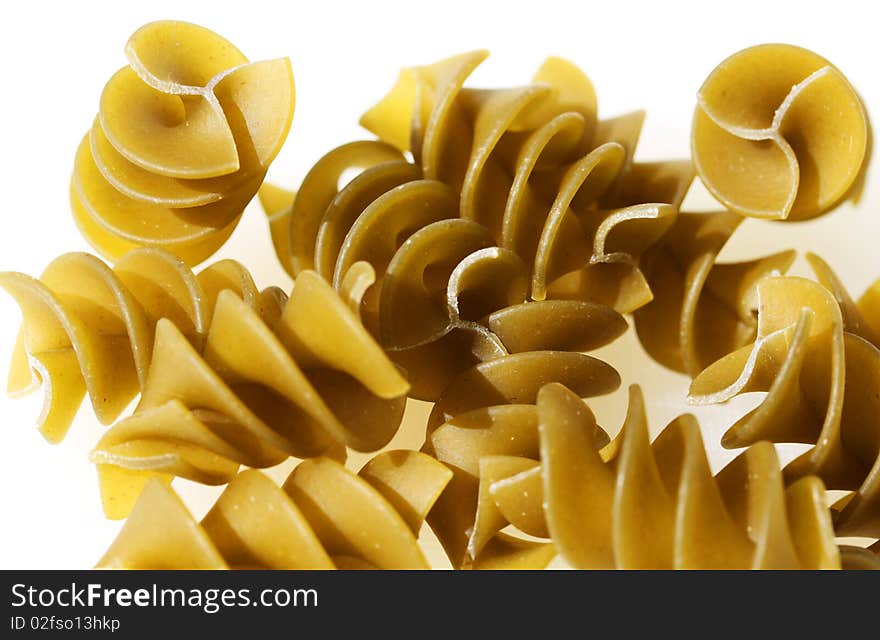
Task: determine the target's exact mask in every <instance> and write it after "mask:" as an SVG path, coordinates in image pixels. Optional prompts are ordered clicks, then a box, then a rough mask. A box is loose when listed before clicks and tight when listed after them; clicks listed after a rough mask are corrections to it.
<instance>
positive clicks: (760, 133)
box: [691, 44, 869, 220]
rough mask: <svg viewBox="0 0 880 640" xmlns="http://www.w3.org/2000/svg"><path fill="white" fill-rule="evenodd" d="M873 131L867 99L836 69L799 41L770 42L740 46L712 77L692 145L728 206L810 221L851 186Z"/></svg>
mask: <svg viewBox="0 0 880 640" xmlns="http://www.w3.org/2000/svg"><path fill="white" fill-rule="evenodd" d="M829 114H833V117H831V116H830V115H829ZM868 138H869V131H868V119H867V115H866V114H865V109H864V107H863V105H862V102H861V100H860V99H859V96H858V94H857V93H856V91H855V89H853V87H852V86H851V85H850V83H849V82H848V81H847V79H846V78H845V77H844V75H843V74H842V73H841V72H840V71H839V70H838V69H837V68H836V67H834V66H833V65H832V64H831V63H830V62H828V61H827V60H825V59H824V58H822V57H820V56H818V55H816V54H815V53H813V52H812V51H808V50H806V49H802V48H800V47H795V46H792V45H787V44H765V45H759V46H756V47H751V48H749V49H744V50H742V51H740V52H738V53H735V54H734V55H732V56H731V57H729V58H727V59H726V60H725V61H724V62H722V63H721V64H719V65H718V66H717V67H716V68H715V70H714V71H712V73H711V74H710V75H709V77H708V78H707V79H706V81H705V83H704V84H703V86H702V87H701V88H700V91H699V93H698V95H697V108H696V112H695V114H694V122H693V130H692V134H691V151H692V156H693V159H694V163H695V165H696V169H697V172H698V173H699V174H700V177H701V178H702V180H703V182H704V183H705V184H706V186H707V187H708V188H709V190H710V191H711V192H712V193H713V195H714V196H715V197H716V198H718V200H720V201H721V202H722V203H723V204H724V205H725V206H726V207H727V208H729V209H731V210H732V211H735V212H737V213H740V214H742V215H745V216H751V217H755V218H769V219H773V220H805V219H808V218H814V217H816V216H819V215H822V214H823V213H825V212H827V211H828V210H829V209H831V208H833V207H834V206H835V205H836V204H838V203H839V202H840V201H841V200H842V199H844V198H845V197H846V196H847V195H848V194H849V193H850V192H851V190H852V188H853V186H854V185H855V184H856V182H857V180H858V179H859V176H860V174H861V172H862V168H863V161H864V159H865V152H866V149H867V147H868Z"/></svg>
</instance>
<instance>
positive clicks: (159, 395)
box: [92, 271, 409, 518]
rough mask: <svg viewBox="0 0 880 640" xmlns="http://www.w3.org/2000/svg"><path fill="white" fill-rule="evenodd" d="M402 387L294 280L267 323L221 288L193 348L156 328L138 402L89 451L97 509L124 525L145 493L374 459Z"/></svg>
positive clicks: (340, 315) (341, 304)
mask: <svg viewBox="0 0 880 640" xmlns="http://www.w3.org/2000/svg"><path fill="white" fill-rule="evenodd" d="M408 389H409V385H408V383H407V382H406V380H405V379H404V377H403V376H402V375H401V374H400V373H399V371H398V370H397V368H396V367H395V366H394V365H393V363H392V362H391V361H390V360H389V359H388V358H387V357H386V356H385V354H384V353H383V352H382V350H381V349H380V347H379V346H378V345H377V344H376V342H375V341H374V340H373V338H372V337H371V336H370V335H369V334H368V333H367V332H366V331H365V329H364V327H363V325H362V324H361V323H360V320H359V319H358V317H357V316H356V314H355V313H353V312H352V310H351V309H350V308H349V306H348V305H347V304H346V303H345V301H344V300H343V299H342V298H340V297H339V296H338V295H337V294H336V292H335V291H334V290H333V289H332V288H331V287H330V285H329V284H327V283H326V282H325V281H324V280H323V279H321V277H320V276H318V275H317V274H316V273H314V272H313V271H303V272H302V273H300V274H299V276H298V277H297V279H296V283H295V285H294V288H293V292H292V293H291V295H290V298H289V299H288V300H287V301H286V302H285V303H284V304H283V306H282V308H281V310H280V313H279V314H278V315H277V317H275V318H274V322H273V323H271V324H269V323H267V322H266V321H265V320H263V319H262V318H260V316H259V314H257V313H255V312H254V311H253V310H252V309H251V308H250V307H249V306H248V305H247V304H245V303H244V302H243V301H242V300H241V299H240V298H239V297H238V296H236V295H234V294H233V293H232V292H230V291H221V292H220V294H219V296H218V297H217V303H216V305H215V308H214V312H213V316H212V319H211V323H210V326H209V327H208V331H207V334H206V336H205V340H204V345H203V347H202V348H201V349H196V348H195V347H193V345H192V344H191V343H190V342H189V341H188V340H187V339H186V337H185V336H184V335H183V333H182V332H181V331H180V329H178V328H177V327H176V326H175V325H174V324H173V323H172V322H170V321H168V320H166V319H162V320H160V321H159V323H158V324H157V327H156V341H155V347H154V349H153V355H152V359H151V361H150V366H149V370H148V372H147V375H146V378H145V380H144V386H143V391H142V393H141V398H140V401H139V403H138V405H137V407H136V408H135V411H134V413H133V415H131V416H130V417H128V418H125V419H123V420H121V421H120V422H117V423H116V424H115V425H113V426H112V427H111V428H110V429H109V430H108V431H107V432H106V434H105V435H104V436H103V437H102V438H101V440H100V441H99V442H98V444H97V446H96V447H95V449H94V451H93V452H92V460H93V461H94V462H95V463H96V464H97V465H98V472H99V478H100V484H101V491H102V497H103V502H104V509H105V512H106V513H107V515H108V516H109V517H115V518H119V517H124V516H125V515H127V513H128V512H129V510H130V509H131V506H132V505H133V503H134V501H135V499H136V498H137V495H138V493H139V492H140V490H141V488H142V487H143V486H144V484H145V483H146V482H147V481H148V480H149V479H150V478H154V477H159V478H162V479H163V480H165V481H170V480H171V478H173V477H175V476H180V477H184V478H188V479H191V480H195V481H198V482H202V483H206V484H225V483H227V482H229V480H230V479H231V478H232V477H233V476H234V475H235V473H236V472H237V471H238V469H239V466H240V465H246V466H249V467H256V468H266V467H271V466H274V465H277V464H279V463H280V462H282V461H284V460H286V459H287V458H288V457H290V456H296V457H300V458H305V457H313V456H317V455H328V456H331V457H334V458H336V459H341V460H344V459H345V455H346V447H351V448H353V449H355V450H358V451H376V450H378V449H381V448H382V447H384V446H385V445H386V444H388V442H389V441H390V440H391V438H392V437H393V436H394V434H395V433H396V432H397V429H398V427H399V425H400V422H401V419H402V417H403V410H404V405H405V402H406V394H407V391H408Z"/></svg>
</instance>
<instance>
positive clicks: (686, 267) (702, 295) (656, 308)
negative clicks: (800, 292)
mask: <svg viewBox="0 0 880 640" xmlns="http://www.w3.org/2000/svg"><path fill="white" fill-rule="evenodd" d="M742 221H743V218H742V216H740V215H739V214H736V213H733V212H729V211H725V212H721V213H680V214H679V216H678V219H677V220H676V222H675V224H674V225H673V227H672V229H671V230H670V231H669V233H667V234H666V235H665V236H664V237H663V239H662V240H661V241H660V242H659V243H658V244H657V245H656V246H654V247H652V248H651V249H650V250H649V251H648V252H647V253H646V254H645V255H644V256H643V258H642V262H641V265H642V270H643V271H644V273H645V275H646V277H647V281H648V284H649V285H650V287H651V290H652V291H653V292H654V294H655V295H654V299H653V300H652V301H651V302H650V303H648V304H647V305H645V306H644V307H641V308H640V309H637V310H636V311H635V313H634V314H633V317H634V320H635V328H636V332H637V334H638V337H639V340H640V342H641V343H642V346H643V347H644V348H645V351H647V352H648V354H649V355H650V356H651V357H652V358H654V359H655V360H656V361H657V362H659V363H660V364H662V365H664V366H666V367H669V368H670V369H674V370H675V371H680V372H682V373H686V374H687V375H689V376H691V377H694V376H696V375H697V374H698V373H699V372H700V371H702V370H703V369H705V368H706V367H707V366H709V365H710V364H711V363H713V362H715V361H716V360H717V359H718V358H720V357H721V356H723V355H725V354H727V353H730V352H731V351H733V350H735V349H738V348H739V347H742V346H743V345H745V344H748V343H749V342H751V341H752V340H753V339H754V337H755V331H756V329H757V324H758V323H757V320H756V318H755V314H754V308H755V290H756V289H755V287H756V285H757V284H758V283H759V282H760V281H761V279H762V278H765V277H767V276H769V275H781V274H783V273H785V272H786V271H787V270H788V268H789V267H790V266H791V264H792V262H793V261H794V258H795V252H794V251H781V252H779V253H775V254H773V255H769V256H765V257H763V258H759V259H756V260H749V261H745V262H733V263H718V262H717V258H718V254H719V253H720V252H721V250H722V249H723V248H724V246H725V244H726V243H727V241H728V240H729V239H730V237H731V236H732V235H733V233H734V231H736V229H737V228H738V227H739V225H740V224H741V223H742Z"/></svg>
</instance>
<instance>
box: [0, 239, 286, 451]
mask: <svg viewBox="0 0 880 640" xmlns="http://www.w3.org/2000/svg"><path fill="white" fill-rule="evenodd" d="M0 287H3V288H4V289H5V290H6V291H7V292H8V293H9V294H10V295H11V296H12V297H13V298H14V299H15V301H16V302H17V303H18V305H19V307H20V308H21V311H22V316H23V324H22V328H21V330H20V332H19V336H18V340H17V342H16V344H15V347H14V351H13V357H12V362H11V365H10V369H9V376H8V386H7V392H8V393H9V394H10V395H23V394H26V393H29V392H31V391H34V390H35V389H36V388H38V387H39V386H43V389H44V403H43V410H42V412H41V414H40V416H39V418H38V421H37V422H38V426H39V429H40V432H41V433H42V434H43V436H44V437H45V438H46V439H47V440H49V441H50V442H60V441H61V440H62V439H63V438H64V436H65V434H66V433H67V431H68V429H69V427H70V424H71V422H72V420H73V418H74V416H75V414H76V412H77V411H78V410H79V407H80V405H81V404H82V401H83V398H84V396H85V395H88V396H89V399H90V400H91V404H92V408H93V409H94V412H95V415H96V416H97V418H98V420H99V421H100V422H101V423H102V424H110V423H112V422H113V421H114V420H116V418H117V417H118V416H119V415H120V413H121V412H122V411H123V410H124V409H125V408H126V406H127V405H128V404H129V403H130V402H131V400H132V399H134V398H135V396H136V395H137V394H138V393H140V391H141V390H142V388H143V386H144V385H145V384H146V380H147V373H148V370H149V366H150V360H151V357H152V352H153V342H154V337H155V332H156V325H157V323H158V322H160V320H161V319H163V318H164V319H165V320H164V321H165V322H167V323H170V324H173V325H174V326H175V327H176V328H177V331H178V332H179V333H180V335H181V336H182V337H183V339H184V340H186V341H187V342H189V343H190V344H192V345H193V347H194V348H196V349H201V347H202V344H203V342H204V340H205V337H206V335H207V333H208V328H209V326H210V324H211V317H212V314H213V312H214V306H215V302H216V300H217V298H218V296H219V294H220V292H221V291H222V290H224V289H228V290H230V291H232V292H234V293H235V295H237V296H239V298H240V299H241V301H242V304H243V305H245V306H247V307H249V308H251V309H253V310H254V313H256V314H257V315H259V316H260V317H262V318H264V319H266V320H267V321H272V318H274V317H277V316H278V315H279V314H280V309H281V306H282V305H283V303H284V300H286V296H285V294H284V293H283V292H282V291H281V290H280V289H277V288H275V287H270V288H268V289H266V290H264V291H262V292H261V291H260V290H259V289H257V286H256V284H255V283H254V281H253V278H252V277H251V275H250V274H249V273H248V271H247V270H246V269H245V268H244V267H243V266H242V265H241V264H239V263H238V262H235V261H233V260H221V261H219V262H216V263H214V264H212V265H210V266H208V267H206V268H205V269H203V270H202V271H201V272H200V273H199V274H198V275H196V274H195V273H193V272H192V271H191V270H190V269H189V268H188V267H187V266H186V265H185V264H184V263H183V261H182V260H181V259H179V258H177V257H176V256H173V255H171V254H170V253H168V252H166V251H164V250H162V249H155V248H141V249H134V250H132V251H130V252H128V253H127V254H125V255H123V256H122V257H121V258H120V259H119V260H118V261H117V262H116V265H115V266H114V267H112V268H111V267H110V266H108V265H107V264H105V263H104V262H102V261H101V260H100V259H99V258H96V257H95V256H92V255H89V254H87V253H68V254H65V255H62V256H61V257H59V258H56V259H55V260H53V261H52V262H51V263H50V264H49V266H47V267H46V269H45V271H43V274H42V275H41V276H40V278H39V279H37V278H33V277H31V276H28V275H26V274H23V273H17V272H6V273H0Z"/></svg>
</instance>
